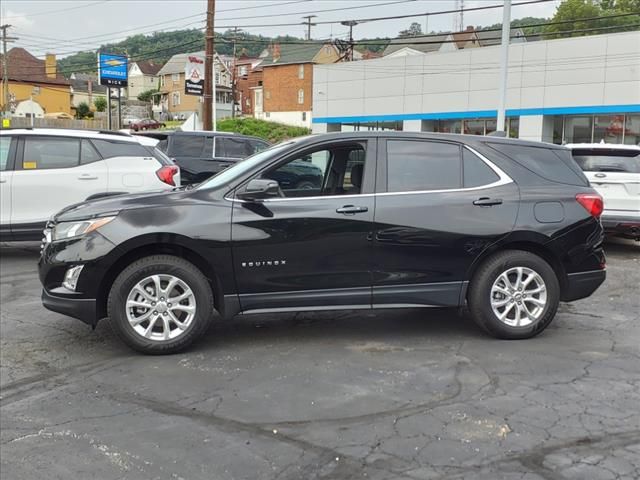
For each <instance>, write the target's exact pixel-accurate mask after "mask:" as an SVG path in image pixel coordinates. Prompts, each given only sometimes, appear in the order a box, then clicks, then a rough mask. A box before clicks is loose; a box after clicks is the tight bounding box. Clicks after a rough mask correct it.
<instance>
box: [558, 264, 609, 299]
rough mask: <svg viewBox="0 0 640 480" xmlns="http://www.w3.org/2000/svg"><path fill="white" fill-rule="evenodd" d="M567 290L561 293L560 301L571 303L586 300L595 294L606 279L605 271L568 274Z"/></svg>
mask: <svg viewBox="0 0 640 480" xmlns="http://www.w3.org/2000/svg"><path fill="white" fill-rule="evenodd" d="M568 277H569V281H568V283H567V288H566V290H565V291H564V292H563V295H562V301H564V302H572V301H573V300H579V299H581V298H586V297H588V296H590V295H591V294H592V293H593V292H595V291H596V290H597V289H598V287H599V286H600V285H602V283H603V282H604V280H605V278H607V272H606V270H592V271H590V272H580V273H570V274H569V275H568Z"/></svg>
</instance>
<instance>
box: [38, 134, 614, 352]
mask: <svg viewBox="0 0 640 480" xmlns="http://www.w3.org/2000/svg"><path fill="white" fill-rule="evenodd" d="M309 159H311V162H312V163H313V165H314V166H315V167H316V168H319V169H321V170H322V172H323V181H322V182H321V183H320V185H314V186H313V188H307V187H306V186H305V187H303V188H298V187H297V186H296V185H293V184H292V185H281V184H279V183H278V181H276V180H274V178H278V172H279V171H280V170H283V169H290V168H291V164H292V163H300V162H307V161H309ZM296 168H297V167H296ZM601 213H602V198H601V196H600V195H599V194H598V193H597V192H596V191H595V190H594V189H593V188H591V187H590V186H589V182H588V180H587V179H586V177H585V176H584V174H583V173H582V171H581V170H580V167H578V165H577V164H576V163H575V162H574V161H573V159H572V158H571V153H570V151H569V150H568V149H566V148H564V147H560V146H557V145H549V144H542V143H535V142H526V141H522V140H510V139H503V138H495V137H475V136H460V135H444V134H420V133H403V132H353V133H335V134H326V135H318V136H309V137H302V138H298V139H296V140H292V141H288V142H284V143H281V144H278V145H276V146H274V147H271V148H269V149H267V150H264V151H262V152H260V153H258V154H256V155H254V156H253V157H251V158H249V159H247V160H244V161H243V162H238V163H236V164H235V165H234V166H232V167H230V168H228V169H226V170H225V171H223V172H221V173H219V174H218V175H216V176H214V177H212V178H210V179H209V180H207V181H206V182H204V183H202V184H200V185H199V186H197V187H195V188H191V189H184V190H179V191H171V192H164V193H162V192H158V193H152V194H141V195H129V196H126V197H119V198H107V199H103V200H99V201H93V202H86V203H84V204H82V205H78V206H75V207H73V208H70V209H66V210H63V211H61V212H60V213H58V214H57V215H56V216H55V217H54V218H53V219H52V221H51V222H50V224H49V226H48V228H47V235H46V241H45V242H44V245H43V249H42V256H41V258H40V262H39V270H40V279H41V281H42V284H43V286H44V290H43V297H42V298H43V303H44V306H45V307H46V308H48V309H50V310H53V311H56V312H60V313H64V314H66V315H70V316H72V317H76V318H79V319H81V320H83V321H84V322H86V323H88V324H91V325H95V324H96V322H98V320H99V319H101V318H104V317H110V319H111V322H112V324H113V325H114V327H115V330H116V332H117V333H118V335H119V336H120V337H121V338H122V339H123V340H124V342H126V343H127V344H128V345H129V346H131V347H132V348H134V349H136V350H139V351H141V352H145V353H170V352H177V351H179V350H181V349H183V348H185V347H187V346H188V345H189V344H191V343H192V342H193V341H194V340H195V339H196V338H198V337H200V336H201V335H202V334H203V332H204V331H205V330H206V328H207V327H208V326H209V324H210V322H211V320H212V318H213V314H214V310H216V311H217V312H218V313H219V314H220V315H221V316H222V317H224V318H230V317H233V316H234V315H236V314H237V313H240V312H243V313H258V312H291V311H305V310H340V309H349V310H352V309H370V308H399V307H401V308H406V307H434V306H438V307H461V306H465V305H466V306H467V307H468V309H469V312H470V314H471V316H472V317H473V318H474V319H475V321H476V322H477V323H478V325H480V326H481V327H482V328H483V329H485V330H486V331H488V332H489V333H491V334H492V335H494V336H496V337H499V338H509V339H521V338H528V337H532V336H534V335H537V334H539V333H540V332H542V331H543V330H544V329H545V328H546V327H547V325H549V323H550V322H551V321H552V319H553V318H554V316H555V314H556V310H557V308H558V302H559V301H560V300H563V301H567V302H568V301H572V300H577V299H580V298H584V297H587V296H589V295H591V293H593V292H594V291H595V290H596V289H597V288H598V286H599V285H600V284H601V283H602V282H603V281H604V279H605V258H604V253H603V250H602V241H603V230H602V225H601V224H600V220H599V216H600V214H601ZM568 252H570V254H568Z"/></svg>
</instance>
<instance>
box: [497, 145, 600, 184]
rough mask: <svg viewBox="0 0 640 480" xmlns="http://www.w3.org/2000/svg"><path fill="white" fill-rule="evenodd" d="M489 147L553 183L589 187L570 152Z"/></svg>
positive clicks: (503, 146) (506, 146)
mask: <svg viewBox="0 0 640 480" xmlns="http://www.w3.org/2000/svg"><path fill="white" fill-rule="evenodd" d="M487 145H488V146H489V147H491V148H493V149H494V150H497V151H498V152H500V153H502V154H503V155H506V156H507V157H509V158H511V159H512V160H514V161H515V162H517V163H519V164H520V165H522V166H523V167H524V168H526V169H527V170H529V171H531V172H533V173H535V174H536V175H538V176H539V177H542V178H544V179H546V180H549V181H551V182H556V183H565V184H568V185H579V186H585V187H586V186H588V185H589V181H588V180H587V177H585V176H584V173H582V171H581V170H580V167H579V166H578V165H577V164H576V163H575V161H574V160H573V159H572V158H571V153H570V152H569V151H568V150H561V149H555V148H545V147H530V146H524V145H515V144H506V143H505V144H501V143H488V144H487Z"/></svg>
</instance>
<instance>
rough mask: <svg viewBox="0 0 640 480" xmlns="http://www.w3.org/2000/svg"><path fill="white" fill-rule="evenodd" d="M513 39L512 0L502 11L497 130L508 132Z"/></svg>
mask: <svg viewBox="0 0 640 480" xmlns="http://www.w3.org/2000/svg"><path fill="white" fill-rule="evenodd" d="M510 38H511V0H504V7H503V9H502V45H501V47H500V88H499V90H498V122H497V124H496V130H497V131H498V132H506V128H505V117H506V115H505V113H506V112H505V110H506V104H507V76H508V73H509V39H510Z"/></svg>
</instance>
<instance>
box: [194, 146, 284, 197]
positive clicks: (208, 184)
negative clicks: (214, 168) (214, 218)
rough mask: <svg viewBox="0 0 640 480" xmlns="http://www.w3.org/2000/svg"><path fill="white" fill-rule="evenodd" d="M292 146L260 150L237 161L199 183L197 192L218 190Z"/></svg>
mask: <svg viewBox="0 0 640 480" xmlns="http://www.w3.org/2000/svg"><path fill="white" fill-rule="evenodd" d="M290 145H293V142H284V143H279V144H277V145H274V146H273V147H271V148H268V149H266V150H262V151H261V152H258V153H256V154H255V155H251V156H250V157H248V158H246V159H245V160H242V161H239V162H238V163H236V164H235V165H233V166H231V167H229V168H226V169H224V170H222V171H221V172H220V173H218V174H216V175H214V176H213V177H211V178H209V179H208V180H207V181H205V182H203V183H201V184H200V185H199V186H198V190H202V189H205V188H218V187H221V186H223V185H226V184H228V183H231V182H232V181H234V180H235V179H236V178H238V177H241V176H242V175H244V174H245V173H247V172H248V171H250V170H251V169H253V168H254V167H256V166H258V165H260V164H261V163H262V162H264V161H266V160H268V159H269V158H271V157H272V156H274V155H277V154H278V153H280V152H281V151H282V150H284V149H285V148H286V147H289V146H290Z"/></svg>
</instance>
